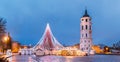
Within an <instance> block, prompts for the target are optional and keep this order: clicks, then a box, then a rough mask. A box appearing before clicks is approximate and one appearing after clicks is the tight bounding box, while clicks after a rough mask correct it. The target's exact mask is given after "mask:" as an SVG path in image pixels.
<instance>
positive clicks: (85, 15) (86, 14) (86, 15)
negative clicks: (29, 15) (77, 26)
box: [83, 9, 89, 17]
mask: <svg viewBox="0 0 120 62" xmlns="http://www.w3.org/2000/svg"><path fill="white" fill-rule="evenodd" d="M83 17H89V15H88V13H87V9H85V14H84V15H83Z"/></svg>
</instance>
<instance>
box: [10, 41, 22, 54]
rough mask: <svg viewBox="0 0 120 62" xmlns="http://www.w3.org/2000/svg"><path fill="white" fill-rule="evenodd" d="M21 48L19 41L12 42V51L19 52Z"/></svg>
mask: <svg viewBox="0 0 120 62" xmlns="http://www.w3.org/2000/svg"><path fill="white" fill-rule="evenodd" d="M19 49H20V43H19V42H17V41H14V42H12V52H13V53H18V51H19Z"/></svg>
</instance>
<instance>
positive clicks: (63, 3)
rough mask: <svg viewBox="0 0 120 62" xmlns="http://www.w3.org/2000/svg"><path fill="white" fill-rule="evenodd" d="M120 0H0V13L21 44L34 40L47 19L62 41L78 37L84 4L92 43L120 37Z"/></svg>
mask: <svg viewBox="0 0 120 62" xmlns="http://www.w3.org/2000/svg"><path fill="white" fill-rule="evenodd" d="M119 3H120V0H94V1H91V0H0V17H4V18H5V19H6V20H7V31H8V32H10V34H11V36H12V38H13V39H14V40H17V41H19V42H20V43H22V44H33V45H34V44H36V43H37V42H38V41H39V39H40V38H41V36H42V34H43V32H44V29H45V26H46V23H47V22H49V23H50V26H51V29H52V31H53V34H54V36H55V37H56V38H57V39H58V41H59V42H60V43H62V44H64V45H73V44H76V43H79V40H80V18H81V17H82V15H83V14H84V10H85V7H87V9H88V13H89V15H90V16H91V17H92V22H93V42H94V44H101V43H102V44H107V45H112V43H115V42H117V41H119V40H120V28H119V27H120V7H119V6H120V4H119Z"/></svg>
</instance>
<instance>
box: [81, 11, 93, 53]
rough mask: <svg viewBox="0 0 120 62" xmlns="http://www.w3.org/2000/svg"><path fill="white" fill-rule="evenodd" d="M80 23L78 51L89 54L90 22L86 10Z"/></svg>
mask: <svg viewBox="0 0 120 62" xmlns="http://www.w3.org/2000/svg"><path fill="white" fill-rule="evenodd" d="M80 21H81V23H80V27H81V30H80V50H82V51H84V52H87V53H89V52H90V51H91V47H92V28H91V27H92V22H91V18H90V16H89V15H88V14H87V10H85V14H84V15H83V17H82V18H81V19H80Z"/></svg>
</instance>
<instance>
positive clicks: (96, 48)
mask: <svg viewBox="0 0 120 62" xmlns="http://www.w3.org/2000/svg"><path fill="white" fill-rule="evenodd" d="M92 50H94V51H95V53H103V49H101V48H100V46H99V45H93V46H92Z"/></svg>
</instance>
